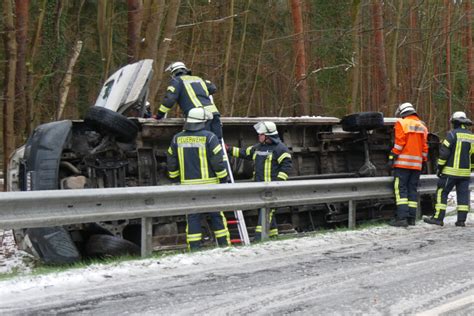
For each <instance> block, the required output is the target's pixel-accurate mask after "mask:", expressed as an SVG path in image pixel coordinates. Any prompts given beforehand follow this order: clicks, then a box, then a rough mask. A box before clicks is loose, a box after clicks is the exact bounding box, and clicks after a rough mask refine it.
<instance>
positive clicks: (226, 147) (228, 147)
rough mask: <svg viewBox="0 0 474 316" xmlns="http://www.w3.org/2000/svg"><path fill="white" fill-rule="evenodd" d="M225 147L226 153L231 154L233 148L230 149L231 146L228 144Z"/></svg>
mask: <svg viewBox="0 0 474 316" xmlns="http://www.w3.org/2000/svg"><path fill="white" fill-rule="evenodd" d="M224 146H225V151H226V152H230V148H231V147H230V146H229V145H227V144H224Z"/></svg>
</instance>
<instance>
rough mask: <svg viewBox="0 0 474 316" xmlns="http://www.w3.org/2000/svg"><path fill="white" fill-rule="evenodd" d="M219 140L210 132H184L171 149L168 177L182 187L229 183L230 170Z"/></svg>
mask: <svg viewBox="0 0 474 316" xmlns="http://www.w3.org/2000/svg"><path fill="white" fill-rule="evenodd" d="M223 154H224V153H223V151H222V146H221V144H219V141H218V140H217V136H216V135H214V134H213V133H211V132H209V131H207V130H199V131H187V130H185V131H182V132H180V133H178V134H176V135H175V136H174V137H173V140H172V141H171V145H170V147H169V148H168V152H167V160H168V173H169V177H170V178H171V179H178V178H179V179H180V181H181V184H208V183H219V182H226V180H227V168H226V165H225V162H224V160H223Z"/></svg>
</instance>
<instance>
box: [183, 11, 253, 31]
mask: <svg viewBox="0 0 474 316" xmlns="http://www.w3.org/2000/svg"><path fill="white" fill-rule="evenodd" d="M247 12H249V11H248V10H247V11H242V12H240V13H238V14H234V15H229V16H225V17H223V18H220V19H217V20H207V21H201V22H196V23H191V24H183V25H177V26H176V29H182V28H185V27H190V26H196V25H201V24H205V23H222V22H224V21H226V20H228V19H233V18H236V17H238V16H241V15H244V14H246V13H247Z"/></svg>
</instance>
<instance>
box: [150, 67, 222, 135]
mask: <svg viewBox="0 0 474 316" xmlns="http://www.w3.org/2000/svg"><path fill="white" fill-rule="evenodd" d="M166 71H169V72H171V81H170V83H169V85H168V88H167V89H166V95H165V97H164V100H163V102H162V103H161V105H160V108H159V109H158V113H157V114H156V116H155V118H156V119H158V120H159V119H162V118H163V117H164V116H165V115H166V113H168V111H169V110H170V109H171V108H172V107H173V105H174V104H175V103H178V104H179V106H180V107H181V110H182V111H183V112H184V116H185V117H187V116H188V113H189V111H190V110H191V109H194V108H199V107H205V108H206V110H208V111H209V112H211V113H212V116H213V117H212V119H211V120H209V121H208V122H207V123H206V129H207V130H210V131H211V132H213V133H214V134H216V136H217V138H218V139H219V141H220V140H221V139H222V124H221V119H220V113H219V111H218V110H217V107H216V105H215V104H214V101H213V100H212V97H211V95H212V94H214V93H215V92H216V90H217V88H216V86H215V85H214V84H213V83H212V82H210V81H209V80H204V79H202V78H201V77H198V76H193V75H192V74H191V70H190V69H188V68H187V67H186V65H185V64H184V63H182V62H180V61H177V62H174V63H172V64H170V65H169V66H168V67H167V68H166Z"/></svg>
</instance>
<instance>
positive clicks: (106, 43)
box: [97, 0, 114, 80]
mask: <svg viewBox="0 0 474 316" xmlns="http://www.w3.org/2000/svg"><path fill="white" fill-rule="evenodd" d="M113 6H114V3H113V1H107V0H98V1H97V30H98V36H99V48H100V55H101V58H102V61H103V73H102V80H105V79H107V77H108V76H109V72H110V69H111V68H112V35H113V28H112V23H111V19H112V15H113V12H114V8H113Z"/></svg>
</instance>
